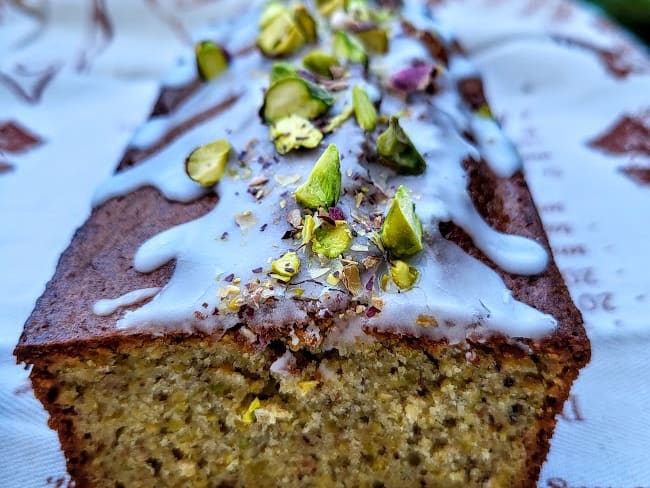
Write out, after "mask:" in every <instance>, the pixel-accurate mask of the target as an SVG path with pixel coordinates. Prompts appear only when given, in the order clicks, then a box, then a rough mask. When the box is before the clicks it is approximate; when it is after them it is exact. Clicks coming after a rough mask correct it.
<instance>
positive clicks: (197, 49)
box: [194, 41, 228, 81]
mask: <svg viewBox="0 0 650 488" xmlns="http://www.w3.org/2000/svg"><path fill="white" fill-rule="evenodd" d="M194 55H195V59H196V70H197V71H198V73H199V77H200V78H201V80H203V81H210V80H214V79H215V78H217V77H218V76H219V75H221V74H222V73H223V72H224V71H226V70H227V69H228V55H227V54H226V52H225V51H224V50H223V48H222V47H221V46H219V45H218V44H215V43H214V42H212V41H201V42H197V43H196V45H195V46H194Z"/></svg>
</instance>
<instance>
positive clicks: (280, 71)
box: [271, 61, 298, 84]
mask: <svg viewBox="0 0 650 488" xmlns="http://www.w3.org/2000/svg"><path fill="white" fill-rule="evenodd" d="M297 76H298V70H296V67H295V66H294V65H293V64H291V63H287V62H286V61H277V62H276V63H273V68H271V84H273V83H275V82H276V81H278V80H282V79H283V78H296V77H297Z"/></svg>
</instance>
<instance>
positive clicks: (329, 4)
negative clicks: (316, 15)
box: [316, 0, 345, 17]
mask: <svg viewBox="0 0 650 488" xmlns="http://www.w3.org/2000/svg"><path fill="white" fill-rule="evenodd" d="M344 5H345V0H316V7H317V8H318V11H319V12H320V14H321V15H323V16H325V17H329V16H330V15H332V14H333V13H334V12H335V11H336V10H343V7H344Z"/></svg>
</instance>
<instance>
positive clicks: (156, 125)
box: [19, 3, 581, 348]
mask: <svg viewBox="0 0 650 488" xmlns="http://www.w3.org/2000/svg"><path fill="white" fill-rule="evenodd" d="M360 5H365V4H364V3H360ZM309 11H311V14H310V15H311V16H312V18H314V19H316V22H317V26H318V29H317V31H318V41H317V43H316V44H314V45H310V46H306V47H304V48H302V49H301V50H300V51H299V52H298V54H297V55H294V56H291V57H289V58H288V59H289V60H290V61H291V62H292V63H293V66H294V67H295V68H299V66H300V60H301V59H303V57H304V55H305V54H306V53H308V52H311V51H310V50H311V49H313V48H319V49H321V50H323V51H325V50H327V49H328V48H330V47H331V46H334V50H336V42H337V36H338V34H339V33H341V32H343V33H344V34H345V35H348V33H349V32H350V33H351V34H350V36H354V35H355V32H356V34H357V35H358V34H359V32H358V29H359V19H358V18H357V17H355V16H357V15H358V13H356V12H351V11H349V10H348V11H346V10H340V11H337V12H335V13H334V14H333V15H331V16H330V17H329V18H328V17H325V16H321V15H319V14H318V13H317V10H316V8H315V7H314V6H309ZM259 17H260V12H259V11H254V10H253V11H251V13H250V15H249V16H244V17H242V18H240V19H239V20H238V21H237V22H235V24H234V25H232V26H231V27H230V29H231V32H236V33H237V35H232V36H226V35H225V34H224V31H223V30H218V31H217V32H218V34H217V33H215V36H218V35H221V36H222V38H221V39H218V38H217V39H216V40H217V41H221V43H218V42H217V44H216V45H217V46H221V47H223V49H224V52H227V53H230V54H231V55H232V56H231V59H230V61H229V66H228V67H227V69H226V70H225V72H224V73H222V74H220V76H219V77H218V78H217V79H216V80H214V81H212V82H209V83H203V84H197V83H196V82H195V81H194V80H193V78H194V76H195V74H196V71H193V70H192V69H190V68H189V67H190V66H193V65H192V64H191V63H185V64H181V65H180V66H181V68H180V69H176V70H174V71H173V72H172V74H170V75H168V76H167V77H166V78H165V83H166V84H167V85H168V87H167V88H166V89H164V91H163V94H162V95H161V99H160V100H161V101H162V100H164V99H165V97H167V98H169V94H170V93H172V94H173V93H174V91H176V92H178V93H181V94H183V91H184V87H192V88H191V89H189V88H188V89H187V92H188V93H189V95H187V94H183V95H184V96H182V97H181V99H180V100H179V101H178V103H172V104H171V105H172V109H171V110H169V111H167V112H166V113H165V111H164V110H163V111H160V110H159V113H158V114H157V115H156V116H153V117H152V118H151V119H150V120H149V121H148V122H147V123H146V124H145V125H144V126H143V127H142V128H141V129H140V130H139V131H138V133H137V134H136V137H135V138H134V140H133V142H132V147H131V149H130V151H129V153H128V154H127V156H126V157H125V160H124V161H123V164H122V168H121V170H120V171H118V173H116V175H115V176H114V177H112V178H111V179H110V180H109V181H107V182H106V183H105V184H104V185H102V186H101V187H100V188H99V189H98V191H97V193H96V197H95V202H94V203H95V205H96V208H95V210H94V212H93V216H92V217H91V219H90V220H89V221H88V223H87V224H86V225H85V226H84V227H83V228H82V229H81V230H80V231H79V232H78V234H77V236H75V239H74V241H73V244H72V246H71V248H70V249H68V251H66V253H65V254H64V256H63V257H62V260H61V262H60V265H59V269H58V270H57V275H56V276H55V279H54V280H53V281H52V283H50V285H49V286H48V290H47V291H46V293H45V295H44V296H43V297H42V298H41V300H40V301H39V305H38V307H37V310H36V311H35V313H34V314H33V315H32V317H31V318H30V321H29V322H28V325H27V328H26V333H25V334H24V336H23V338H22V340H21V345H22V346H26V345H28V344H43V343H47V342H61V341H69V340H79V339H83V338H88V337H102V336H106V335H118V336H119V335H130V334H134V333H139V332H143V331H146V332H147V333H153V334H161V333H166V332H197V331H198V332H201V333H213V332H214V331H216V330H225V329H228V328H232V327H241V326H242V325H244V326H245V327H247V328H248V329H250V330H251V331H253V333H254V334H263V333H264V331H265V330H267V329H278V328H282V327H284V328H285V329H286V330H285V332H286V333H289V334H290V333H291V331H292V327H293V325H295V324H301V325H302V326H305V325H306V326H307V327H309V326H310V325H314V328H313V333H314V334H316V335H318V334H319V328H318V327H316V325H318V324H320V323H322V322H327V323H330V324H331V329H332V330H336V333H331V334H329V336H328V337H327V338H319V340H323V341H325V342H324V343H323V344H324V345H325V346H327V347H336V346H337V345H338V344H339V343H340V341H345V342H347V341H349V340H351V339H355V338H357V337H359V336H360V335H364V334H366V333H368V332H380V333H381V332H389V333H395V334H397V335H407V336H412V337H416V338H428V339H432V340H446V341H449V342H459V341H462V340H465V339H466V338H468V337H489V336H490V335H494V334H497V335H502V336H506V337H512V338H532V339H540V340H541V339H543V338H550V337H559V336H561V335H564V334H566V333H567V332H570V333H571V334H574V333H575V332H576V331H577V330H578V329H580V328H581V324H580V318H579V313H578V312H577V311H576V310H575V308H574V307H573V305H572V304H571V302H570V298H569V297H568V293H567V291H566V288H565V287H564V285H563V283H562V280H561V277H560V276H559V273H558V272H557V269H556V268H555V265H554V264H553V263H552V262H550V261H549V258H548V244H547V242H546V240H545V237H544V233H543V230H542V228H541V224H540V222H539V218H538V216H537V213H536V211H535V208H534V206H533V204H532V201H531V198H530V194H529V192H528V189H527V187H526V185H525V182H524V180H523V177H522V175H521V172H520V171H519V170H520V160H519V157H518V155H517V152H516V150H515V149H514V147H513V146H512V144H511V143H510V141H509V140H508V139H507V138H506V137H505V135H504V134H503V133H502V131H501V129H500V127H499V125H498V123H497V122H496V120H495V119H494V118H493V117H492V115H491V113H490V112H489V107H488V106H487V103H486V101H485V98H484V96H483V94H482V90H481V88H480V80H479V79H478V77H477V74H476V72H475V70H474V69H473V67H472V66H471V63H470V62H469V61H468V60H467V59H466V58H465V57H464V55H463V53H462V51H461V50H460V48H459V46H458V45H457V43H456V42H455V41H454V39H453V37H451V36H450V35H449V34H448V33H446V32H445V31H444V30H443V29H442V28H441V27H440V26H439V25H438V24H437V22H436V21H435V20H433V19H431V18H429V17H427V16H426V15H423V14H422V13H421V12H420V11H419V10H418V9H417V8H413V7H410V6H409V5H407V6H406V7H405V8H404V9H403V10H402V11H401V13H400V14H393V15H386V16H385V18H382V20H381V21H376V22H375V24H374V26H375V28H381V29H383V30H384V32H385V33H386V34H387V42H388V46H389V47H388V49H387V52H386V53H381V54H371V55H369V56H368V59H367V61H365V60H364V62H362V63H356V62H354V61H350V60H349V59H348V60H347V61H343V60H342V59H341V56H342V55H341V53H339V59H338V60H337V63H340V67H341V70H340V71H339V72H337V74H336V76H332V77H327V76H320V75H318V74H314V73H313V72H308V71H307V70H300V69H299V70H298V71H296V72H295V73H294V74H292V75H291V76H290V80H291V81H292V82H293V81H296V82H298V80H301V81H304V82H306V83H307V84H308V85H310V86H312V85H316V86H318V87H320V88H322V89H324V90H327V91H328V93H329V95H330V96H331V97H332V100H331V102H328V103H329V104H330V105H331V108H330V109H329V110H328V111H327V112H326V113H325V114H322V115H319V116H316V117H313V120H312V123H311V124H310V125H311V128H312V129H313V130H315V131H316V132H320V134H321V136H322V137H323V141H322V143H321V144H320V145H319V146H318V147H316V148H313V149H304V148H301V149H297V150H295V151H291V152H288V154H283V155H279V154H278V152H279V151H280V152H283V149H280V148H279V147H278V144H277V137H276V141H274V140H272V139H273V137H274V135H273V130H274V129H277V127H278V126H279V125H280V123H279V122H278V121H277V120H269V117H268V116H260V114H259V112H260V109H262V115H266V112H265V111H264V110H265V109H268V107H269V106H270V105H269V97H268V94H269V92H270V91H271V90H270V87H274V86H277V84H278V82H277V81H276V82H275V83H271V82H270V81H269V73H271V72H274V65H273V60H270V59H268V58H267V57H265V56H264V55H263V54H262V52H260V50H259V49H255V48H254V47H251V46H254V44H255V40H256V39H258V41H257V42H258V44H260V40H259V38H258V36H259V31H258V29H259V27H258V20H257V19H258V18H259ZM363 28H364V29H365V28H366V27H365V26H364V27H363ZM355 29H357V31H355ZM226 37H227V38H226ZM263 49H264V48H263V47H262V50H263ZM276 66H277V65H276ZM337 66H338V65H337ZM200 69H201V66H200V64H199V70H200ZM477 83H478V84H477ZM179 87H180V88H179ZM355 90H360V91H362V92H363V93H365V94H366V96H367V99H368V100H369V102H370V103H372V105H373V107H374V108H375V110H377V109H378V119H377V123H376V128H372V129H370V128H364V127H362V120H360V118H359V114H358V113H355V109H356V108H357V107H355V99H354V91H355ZM276 91H277V90H276ZM265 103H266V105H265ZM284 103H286V101H285V102H284ZM263 107H265V108H263ZM355 115H356V117H355ZM395 115H397V116H398V117H399V118H396V119H393V118H391V116H395ZM355 118H356V120H355ZM332 127H334V128H333V129H332ZM391 128H393V132H397V133H398V139H399V138H400V137H401V136H400V134H402V135H403V134H405V135H406V138H404V137H402V138H401V139H400V140H401V143H402V144H403V145H406V146H407V147H410V150H415V151H416V153H417V154H418V155H420V156H421V158H422V160H423V162H424V163H425V165H424V168H423V170H422V171H420V172H419V174H404V173H405V172H404V171H400V170H399V168H398V171H395V166H394V165H391V164H386V161H385V159H386V158H385V157H382V154H380V153H381V149H380V146H381V144H382V142H381V139H382V137H383V138H384V139H386V137H387V136H385V135H384V134H387V133H388V134H389V135H390V130H391ZM330 129H331V130H330ZM269 131H271V135H269ZM399 131H401V132H399ZM215 138H219V139H223V140H226V141H228V144H229V145H230V146H231V147H232V150H231V152H230V156H229V158H228V161H227V169H226V170H225V173H224V174H223V176H222V177H221V179H220V181H219V182H218V183H216V184H215V185H214V186H211V187H210V188H206V187H204V186H201V185H199V184H197V183H195V182H194V181H192V180H191V179H190V178H189V177H188V176H187V175H186V174H185V172H184V171H185V169H184V162H185V160H186V158H187V157H188V155H189V154H190V153H191V152H192V151H193V150H194V149H195V148H197V147H199V146H201V145H203V144H206V143H209V142H211V141H213V140H215ZM274 142H275V144H274ZM409 144H410V146H409ZM326 147H334V148H335V149H336V150H337V152H338V155H337V159H338V165H339V167H340V170H339V171H340V176H339V178H340V190H339V192H338V193H339V195H337V197H336V198H335V200H334V202H330V203H333V204H331V205H330V204H325V205H318V206H316V207H315V208H306V207H305V203H304V201H305V200H301V198H296V194H300V189H301V188H302V189H304V188H305V186H306V185H308V182H309V180H310V177H311V176H312V175H313V171H314V163H315V162H316V161H317V160H318V159H319V157H324V156H323V153H324V150H325V148H326ZM136 160H137V164H130V163H131V162H135V161H136ZM382 163H384V164H382ZM400 173H402V174H400ZM147 187H153V188H155V189H156V190H157V191H154V190H152V189H150V188H147ZM399 188H405V191H404V195H406V196H405V198H406V199H407V200H408V199H410V200H412V202H413V203H414V204H415V214H416V215H417V218H416V220H419V221H420V222H421V224H422V238H421V243H420V244H421V250H419V251H417V252H415V253H414V254H412V255H411V254H409V255H407V256H400V255H399V252H398V250H397V248H389V247H388V239H387V238H386V237H385V234H386V233H385V229H386V226H387V225H388V224H389V223H390V220H389V219H390V216H389V213H390V212H389V210H388V209H389V208H391V206H394V205H396V203H395V200H396V199H395V195H396V193H398V189H399ZM215 194H216V196H215ZM161 195H162V196H164V198H163V197H162V196H161ZM411 227H417V224H413V225H411ZM406 230H407V231H408V226H407V229H406ZM337 233H338V234H337ZM309 234H311V235H309ZM397 234H405V232H403V231H399V230H398V232H397ZM406 234H408V232H406ZM416 234H417V232H416ZM108 236H110V239H107V237H108ZM319 236H320V237H319ZM340 236H343V237H342V239H343V240H344V241H345V242H344V244H343V247H342V251H341V252H338V251H335V252H334V254H331V253H332V251H331V249H332V246H333V244H332V242H333V241H332V239H334V240H335V241H336V239H339V237H340ZM335 238H336V239H335ZM328 253H330V254H331V255H330V254H328ZM131 259H133V266H131V264H130V261H131ZM283 260H284V261H283ZM296 260H297V261H296ZM82 262H83V263H86V266H80V263H82ZM287 263H288V264H287ZM280 264H282V265H284V266H285V267H284V268H283V269H284V270H285V271H284V272H285V273H286V274H283V272H282V270H280V271H278V266H279V265H280ZM287 270H288V271H287ZM400 273H401V274H400ZM404 273H406V274H404ZM405 276H406V277H407V278H406V280H407V282H404V281H403V278H404V277H405ZM287 278H288V279H287ZM400 280H402V281H400ZM84 283H85V285H84ZM61 292H65V293H66V295H68V296H67V297H66V299H65V302H66V303H63V300H62V299H58V297H59V296H61V295H60V293H61ZM115 297H117V298H115ZM150 298H151V300H150V301H148V302H147V303H145V304H144V305H138V306H137V307H136V308H133V306H134V305H137V304H140V302H142V301H144V300H148V299H150ZM45 301H47V302H49V303H48V304H45V303H44V302H45ZM48 305H49V307H48ZM128 308H131V310H127V311H126V312H125V311H124V309H128ZM46 309H47V311H46ZM66 323H69V324H77V325H76V327H77V329H76V330H75V328H74V326H72V325H67V324H66ZM54 324H57V325H54ZM20 347H21V346H19V348H20Z"/></svg>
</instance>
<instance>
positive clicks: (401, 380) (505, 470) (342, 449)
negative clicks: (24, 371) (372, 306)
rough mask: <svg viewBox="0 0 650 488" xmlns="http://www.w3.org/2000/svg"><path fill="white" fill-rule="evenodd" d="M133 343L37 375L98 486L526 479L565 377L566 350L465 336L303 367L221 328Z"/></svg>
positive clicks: (378, 347) (384, 347) (278, 350)
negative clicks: (491, 344) (487, 344)
mask: <svg viewBox="0 0 650 488" xmlns="http://www.w3.org/2000/svg"><path fill="white" fill-rule="evenodd" d="M124 347H125V350H123V351H118V352H115V351H112V350H109V349H101V348H98V349H94V350H93V351H88V352H87V353H86V354H85V356H84V357H79V358H70V357H64V356H62V357H61V358H60V359H59V358H56V357H52V358H51V361H50V365H49V366H48V367H47V371H44V370H41V371H37V372H35V374H34V375H33V376H34V379H35V382H36V385H37V389H38V388H40V391H41V392H43V393H42V394H41V396H47V400H48V401H49V402H50V403H49V408H50V410H51V411H53V410H56V411H58V412H59V413H61V414H62V415H63V416H64V417H65V419H66V420H65V422H69V423H68V426H69V427H70V428H71V430H72V433H73V435H74V437H75V439H76V441H77V443H78V445H79V446H80V449H79V450H77V452H76V453H71V452H70V447H69V446H68V451H69V452H68V453H67V454H68V458H69V463H70V467H71V469H72V470H73V471H75V472H80V473H82V474H83V476H89V475H90V476H91V477H92V478H91V481H92V483H91V485H92V486H98V487H108V488H133V487H136V488H137V487H167V486H173V487H187V486H191V487H205V488H208V487H215V488H216V487H225V486H253V487H256V488H257V487H266V486H283V487H290V486H318V487H321V486H323V487H328V486H350V487H356V486H362V487H363V486H367V487H381V486H385V487H403V486H430V487H438V486H439V487H467V486H486V487H487V486H489V487H501V486H519V485H521V483H522V480H523V479H525V477H526V476H527V471H526V470H527V466H526V445H527V444H528V445H529V447H530V445H533V446H534V444H535V438H536V435H537V427H538V426H537V422H538V420H539V419H541V418H542V417H544V416H546V414H547V412H546V411H545V409H547V408H548V406H547V405H548V404H549V399H550V403H552V401H553V398H550V397H549V395H552V392H553V391H557V389H558V387H560V385H558V384H557V383H556V382H557V377H558V375H559V373H560V371H561V365H560V364H559V361H557V360H553V359H549V358H548V357H545V358H543V359H542V358H537V357H535V356H532V357H529V356H526V357H523V358H514V357H511V358H504V357H500V358H498V359H497V358H496V357H495V356H494V355H492V353H490V352H489V350H488V349H483V350H478V349H477V350H473V351H471V352H468V351H467V350H466V349H465V348H463V347H462V346H458V347H450V346H440V347H435V348H434V347H430V348H429V350H428V351H426V352H425V351H422V350H419V349H415V348H411V347H409V346H407V345H405V344H399V343H393V344H382V343H380V342H376V343H373V344H365V345H363V346H360V347H358V348H354V349H352V350H351V351H348V352H346V353H339V352H336V351H330V352H326V353H321V354H315V353H313V352H307V351H298V352H296V353H295V357H296V360H297V362H296V366H297V367H296V369H297V371H296V372H295V374H294V375H283V374H279V373H271V372H270V365H271V363H272V362H273V361H274V360H275V359H276V358H277V357H278V356H279V355H280V354H282V349H283V347H284V346H282V345H278V346H277V347H269V348H266V349H264V350H263V351H262V352H257V353H256V352H243V351H242V349H241V347H240V346H238V345H237V344H235V343H234V342H233V341H232V340H230V339H229V338H228V336H226V338H224V339H222V340H221V341H213V340H209V339H190V340H187V341H184V342H180V343H178V344H173V345H162V343H160V342H156V343H150V344H148V345H146V346H142V347H136V346H129V347H126V346H124ZM127 349H128V350H127ZM470 359H471V361H470ZM46 378H48V379H46ZM45 392H46V393H45ZM255 399H257V400H258V401H259V408H257V409H255V408H254V406H255V405H253V408H249V407H251V404H252V402H253V401H254V400H255ZM46 403H47V402H46ZM256 403H257V402H256ZM246 412H248V415H245V413H246ZM251 420H252V421H251Z"/></svg>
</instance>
